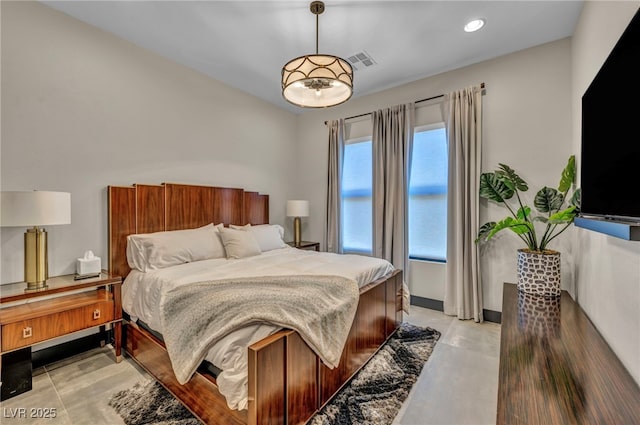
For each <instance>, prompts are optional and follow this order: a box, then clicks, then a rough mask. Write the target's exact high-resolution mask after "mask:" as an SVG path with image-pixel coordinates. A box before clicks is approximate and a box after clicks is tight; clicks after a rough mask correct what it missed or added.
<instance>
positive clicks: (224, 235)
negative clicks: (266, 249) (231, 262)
mask: <svg viewBox="0 0 640 425" xmlns="http://www.w3.org/2000/svg"><path fill="white" fill-rule="evenodd" d="M220 238H221V239H222V243H223V244H224V249H225V251H227V258H246V257H253V256H254V255H260V254H261V253H262V251H261V250H260V245H258V241H256V238H255V237H253V233H252V232H250V231H249V230H248V229H246V230H245V229H227V228H222V229H220Z"/></svg>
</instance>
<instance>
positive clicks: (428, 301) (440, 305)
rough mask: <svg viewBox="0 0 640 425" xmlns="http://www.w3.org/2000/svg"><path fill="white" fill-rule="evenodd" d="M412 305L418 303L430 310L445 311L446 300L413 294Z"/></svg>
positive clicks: (419, 305)
mask: <svg viewBox="0 0 640 425" xmlns="http://www.w3.org/2000/svg"><path fill="white" fill-rule="evenodd" d="M411 305H417V306H418V307H424V308H428V309H430V310H437V311H444V302H442V301H440V300H434V299H432V298H424V297H418V296H415V295H411Z"/></svg>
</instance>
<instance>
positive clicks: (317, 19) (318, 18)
mask: <svg viewBox="0 0 640 425" xmlns="http://www.w3.org/2000/svg"><path fill="white" fill-rule="evenodd" d="M319 21H320V14H319V13H316V55H317V54H318V38H319V35H318V34H319V33H320V32H319V30H318V27H319Z"/></svg>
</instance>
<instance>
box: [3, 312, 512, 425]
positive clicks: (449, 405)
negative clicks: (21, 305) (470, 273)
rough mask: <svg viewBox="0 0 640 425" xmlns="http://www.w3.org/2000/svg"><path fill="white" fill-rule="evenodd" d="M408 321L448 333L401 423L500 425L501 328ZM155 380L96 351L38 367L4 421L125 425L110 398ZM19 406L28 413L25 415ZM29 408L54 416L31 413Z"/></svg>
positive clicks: (430, 318)
mask: <svg viewBox="0 0 640 425" xmlns="http://www.w3.org/2000/svg"><path fill="white" fill-rule="evenodd" d="M405 320H406V321H408V322H411V323H413V324H416V325H420V326H430V327H432V328H434V329H436V330H438V331H440V332H441V334H442V336H441V337H440V340H439V341H438V343H437V344H436V347H435V349H434V351H433V354H432V355H431V357H430V358H429V360H428V361H427V363H426V364H425V367H424V369H423V370H422V374H421V375H420V378H419V379H418V381H417V382H416V384H415V385H414V387H413V389H412V391H411V393H410V394H409V398H408V399H407V400H406V402H405V403H404V405H403V406H402V409H401V410H400V412H399V413H398V415H397V417H396V420H395V421H394V424H395V425H423V424H424V425H427V424H438V425H445V424H450V425H465V424H469V425H484V424H487V425H488V424H495V422H496V406H497V391H498V361H499V350H500V325H496V324H493V323H488V322H486V323H483V324H477V323H474V322H472V321H461V320H457V319H455V318H452V317H449V316H445V315H444V314H442V313H441V312H438V311H434V310H428V309H424V308H420V307H415V306H412V307H411V315H409V316H408V317H405ZM150 379H151V378H150V377H149V375H147V373H146V372H144V370H142V369H141V368H140V367H139V366H137V365H136V364H135V363H134V362H133V360H131V359H130V358H129V357H127V356H125V357H124V360H123V362H121V363H120V364H116V363H115V361H114V354H113V351H112V350H111V349H109V348H103V349H95V350H91V351H88V352H86V353H83V354H81V355H78V356H75V357H71V358H68V359H66V360H63V361H61V362H57V363H54V364H51V365H48V366H45V367H42V368H39V369H38V370H35V371H34V377H33V390H31V391H29V392H27V393H24V394H21V395H19V396H16V397H13V398H11V399H9V400H6V401H4V402H2V403H1V407H0V424H2V425H18V424H20V425H26V424H28V425H31V424H48V425H80V424H87V425H103V424H104V425H117V424H122V423H123V422H122V419H121V418H120V416H118V414H117V413H115V411H114V410H113V409H112V408H111V407H109V406H108V404H107V403H108V401H109V397H110V396H111V395H112V394H114V393H116V392H118V391H120V390H123V389H126V388H130V387H132V386H133V385H134V384H136V383H137V382H143V381H147V380H150ZM32 408H40V410H38V411H33V412H32V411H31V409H32ZM20 409H24V412H25V413H26V416H27V417H26V418H24V417H19V416H21V413H22V410H20ZM30 413H36V414H39V415H41V416H42V415H44V414H46V413H49V417H41V418H30V417H29V416H30ZM51 416H54V417H51Z"/></svg>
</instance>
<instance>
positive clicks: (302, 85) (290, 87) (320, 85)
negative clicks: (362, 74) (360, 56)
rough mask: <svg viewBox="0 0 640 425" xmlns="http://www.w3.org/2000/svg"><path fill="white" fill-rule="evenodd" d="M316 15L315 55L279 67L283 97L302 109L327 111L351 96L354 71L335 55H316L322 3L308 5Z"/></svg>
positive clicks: (322, 8)
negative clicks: (326, 109)
mask: <svg viewBox="0 0 640 425" xmlns="http://www.w3.org/2000/svg"><path fill="white" fill-rule="evenodd" d="M310 9H311V13H313V14H314V15H316V54H315V55H305V56H300V57H298V58H295V59H292V60H290V61H289V62H288V63H287V64H286V65H285V66H284V67H283V68H282V96H283V97H284V98H285V100H287V102H290V103H293V104H294V105H297V106H301V107H303V108H326V107H329V106H335V105H339V104H341V103H343V102H346V101H347V100H349V98H350V97H351V95H352V94H353V69H352V68H351V65H349V63H348V62H347V61H346V60H344V59H341V58H339V57H337V56H333V55H324V54H323V55H321V54H318V17H319V15H320V14H321V13H322V12H324V3H323V2H321V1H313V2H311V6H310Z"/></svg>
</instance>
